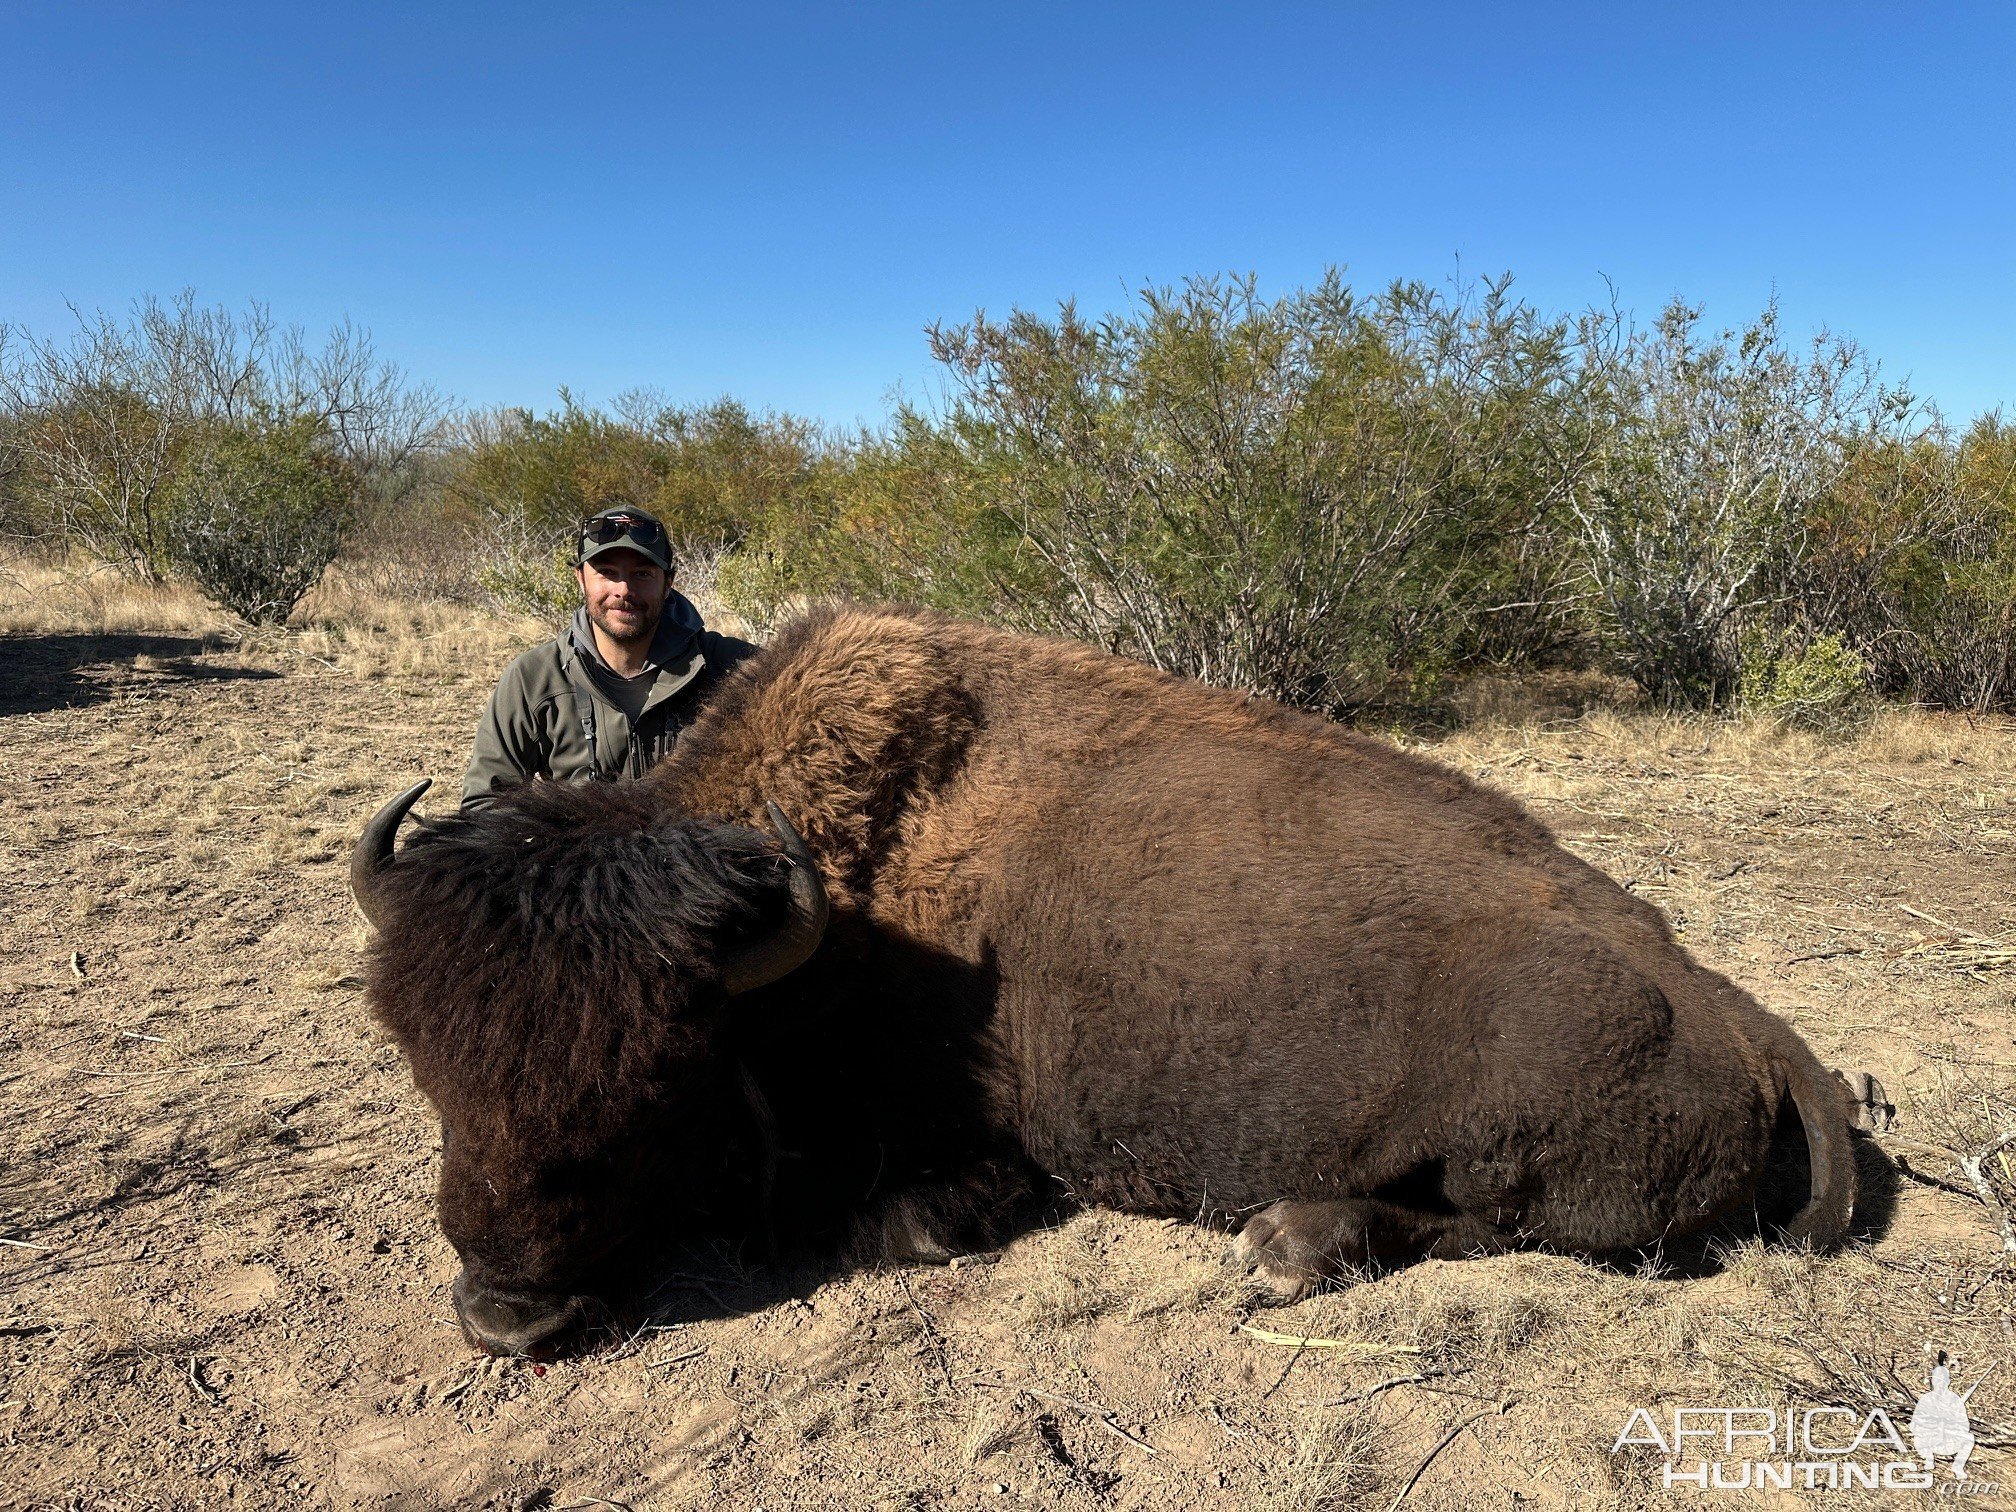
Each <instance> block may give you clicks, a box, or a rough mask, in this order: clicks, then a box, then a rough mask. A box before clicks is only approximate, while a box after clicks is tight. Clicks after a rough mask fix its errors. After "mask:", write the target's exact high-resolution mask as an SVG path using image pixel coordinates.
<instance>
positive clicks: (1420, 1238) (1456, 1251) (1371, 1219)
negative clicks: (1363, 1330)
mask: <svg viewBox="0 0 2016 1512" xmlns="http://www.w3.org/2000/svg"><path fill="white" fill-rule="evenodd" d="M1502 1247H1503V1241H1502V1240H1501V1239H1499V1238H1497V1237H1496V1236H1495V1235H1494V1233H1493V1231H1492V1229H1491V1228H1490V1227H1489V1226H1488V1225H1486V1224H1484V1223H1481V1222H1479V1221H1478V1220H1476V1219H1474V1218H1470V1217H1467V1216H1465V1215H1463V1214H1460V1213H1459V1214H1455V1215H1448V1214H1442V1213H1424V1212H1419V1211H1417V1210H1415V1209H1413V1208H1406V1207H1401V1206H1399V1205H1398V1204H1396V1203H1391V1202H1381V1201H1378V1200H1376V1199H1374V1198H1369V1197H1348V1198H1340V1199H1337V1200H1334V1201H1327V1202H1277V1203H1275V1204H1274V1205H1273V1206H1272V1207H1269V1208H1264V1209H1262V1210H1261V1211H1260V1212H1257V1213H1255V1214H1254V1215H1253V1216H1252V1217H1251V1218H1249V1219H1247V1220H1246V1226H1245V1227H1244V1228H1242V1229H1240V1230H1239V1238H1238V1240H1237V1243H1236V1253H1237V1254H1238V1257H1239V1259H1240V1260H1241V1261H1242V1262H1243V1263H1245V1264H1247V1265H1250V1266H1252V1267H1253V1268H1254V1270H1255V1271H1257V1272H1258V1273H1259V1275H1260V1278H1261V1279H1262V1280H1263V1281H1265V1282H1266V1283H1267V1284H1268V1285H1270V1286H1271V1287H1273V1288H1274V1289H1275V1290H1276V1291H1277V1292H1279V1293H1280V1295H1281V1300H1282V1301H1284V1302H1296V1301H1300V1300H1301V1299H1302V1298H1303V1297H1306V1296H1307V1295H1309V1293H1310V1292H1312V1291H1314V1290H1315V1289H1316V1288H1317V1287H1319V1286H1322V1285H1324V1284H1325V1283H1328V1282H1334V1281H1344V1280H1349V1279H1350V1278H1351V1277H1352V1275H1353V1274H1354V1272H1356V1271H1358V1270H1359V1269H1361V1268H1363V1267H1366V1266H1376V1265H1387V1264H1404V1263H1406V1262H1408V1261H1412V1260H1425V1259H1430V1258H1438V1259H1451V1260H1453V1259H1456V1258H1458V1257H1460V1256H1463V1255H1470V1254H1475V1253H1477V1252H1479V1251H1480V1250H1491V1249H1499V1248H1502Z"/></svg>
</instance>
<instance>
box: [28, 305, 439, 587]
mask: <svg viewBox="0 0 2016 1512" xmlns="http://www.w3.org/2000/svg"><path fill="white" fill-rule="evenodd" d="M441 410H442V404H441V401H440V399H439V398H438V396H436V395H435V394H434V393H433V392H432V391H431V390H429V389H426V388H424V387H415V386H413V385H411V384H409V383H408V382H407V381H406V377H405V375H404V374H403V373H402V372H401V371H400V370H399V369H398V368H397V367H395V366H393V365H391V364H389V363H383V362H380V361H379V360H378V358H377V356H376V354H375V353H374V351H373V349H372V345H371V338H370V335H369V333H368V332H365V331H362V330H359V329H357V328H356V327H354V326H351V325H349V324H348V323H347V322H346V323H345V324H342V325H339V326H337V327H336V328H335V329H334V330H332V331H331V332H330V333H329V335H328V337H327V339H326V340H325V341H324V342H323V344H322V345H320V346H319V347H318V346H311V345H310V344H309V343H308V341H307V339H306V338H305V336H304V335H303V333H302V332H301V330H300V329H299V328H298V327H281V326H279V325H277V324H276V323H275V322H274V320H273V318H272V316H271V314H270V312H268V310H267V309H266V308H265V307H264V306H263V305H258V304H254V305H253V306H251V308H250V309H249V310H248V311H247V312H246V313H244V314H242V315H239V314H234V313H232V312H231V311H229V310H226V309H222V308H206V307H204V306H201V305H198V304H197V303H196V299H195V296H194V294H192V293H190V292H187V291H185V292H184V293H182V294H181V295H179V296H177V297H176V298H175V299H173V300H171V301H168V302H166V303H164V302H162V301H161V300H158V299H155V298H153V297H152V296H149V297H147V298H144V299H141V300H138V301H136V302H135V304H134V306H133V310H132V314H131V316H130V318H129V319H127V320H126V321H123V322H121V321H116V320H113V319H111V318H109V317H107V316H104V315H84V314H82V313H80V314H79V316H78V322H77V329H76V330H75V331H74V332H73V333H72V334H71V338H70V340H69V341H67V342H59V341H56V340H53V339H37V338H34V337H32V336H30V335H29V334H28V333H26V332H24V331H20V330H18V329H17V330H10V329H8V328H6V327H4V326H0V504H4V505H5V506H6V508H7V510H8V512H9V513H10V514H15V515H17V516H23V517H28V518H32V519H34V520H35V521H36V522H37V523H38V524H40V525H41V526H42V527H43V528H44V529H46V530H48V531H49V532H51V533H52V534H54V535H56V536H58V537H60V538H63V539H65V540H66V541H67V542H69V543H73V544H76V545H79V546H82V547H84V548H85V549H86V550H88V551H90V552H92V553H94V554H96V555H98V556H100V557H102V558H104V559H105V560H107V561H110V562H115V563H117V564H119V565H121V566H123V567H125V568H127V569H129V570H130V571H132V572H133V573H135V574H136V575H137V576H140V577H143V578H147V579H150V580H151V579H159V578H160V577H161V576H163V575H164V574H165V573H166V572H167V571H168V570H169V569H170V568H171V567H172V565H173V561H174V556H175V552H176V549H177V548H176V546H175V543H174V542H173V541H172V540H171V539H170V533H169V514H170V511H171V500H172V499H173V497H174V496H175V495H176V494H177V492H178V490H179V489H180V487H181V480H182V474H183V472H184V470H185V467H186V466H188V465H189V463H190V459H191V457H192V455H193V453H194V452H195V450H196V449H198V448H200V447H201V446H204V445H207V444H208V442H207V439H206V438H208V437H209V435H210V433H211V432H213V431H215V430H216V429H218V428H219V427H222V428H225V429H231V428H234V427H235V428H237V429H240V430H245V431H248V432H249V431H252V430H256V429H259V428H261V427H267V426H271V425H273V424H276V423H279V422H291V421H293V420H294V419H297V418H298V419H300V420H302V421H303V422H305V423H307V424H309V425H311V426H313V427H314V428H315V429H316V431H317V434H318V438H319V439H318V445H320V446H322V447H323V449H324V450H325V451H326V452H327V453H328V455H329V456H330V457H332V458H335V459H338V460H340V461H341V462H342V463H343V464H344V466H346V467H347V468H349V469H350V470H351V472H352V474H353V475H354V477H355V479H356V482H357V485H358V488H359V490H360V491H361V493H362V494H363V495H364V496H368V497H369V498H370V499H372V500H373V501H374V502H376V503H377V504H379V505H380V506H390V505H392V504H394V503H396V502H398V501H400V500H402V499H403V498H404V497H405V496H406V495H408V494H409V493H410V491H411V489H412V487H413V484H414V482H415V480H416V479H417V477H418V476H419V475H420V472H421V470H422V469H421V466H420V464H421V462H422V460H423V458H424V457H425V455H426V453H427V452H428V451H429V449H430V448H431V446H432V445H433V442H434V441H435V439H436V433H437V429H438V424H439V420H440V415H441Z"/></svg>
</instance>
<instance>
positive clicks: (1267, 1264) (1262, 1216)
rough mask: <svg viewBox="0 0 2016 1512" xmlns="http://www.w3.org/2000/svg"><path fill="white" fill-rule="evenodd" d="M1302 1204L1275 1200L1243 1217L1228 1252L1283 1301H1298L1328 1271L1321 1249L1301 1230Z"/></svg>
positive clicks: (1317, 1284)
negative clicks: (1244, 1218)
mask: <svg viewBox="0 0 2016 1512" xmlns="http://www.w3.org/2000/svg"><path fill="white" fill-rule="evenodd" d="M1305 1217H1306V1212H1305V1208H1304V1204H1302V1203H1299V1202H1277V1203H1275V1204H1274V1205H1273V1206H1272V1207H1269V1208H1263V1209H1262V1210H1261V1211H1259V1212H1257V1213H1255V1214H1254V1215H1253V1216H1252V1217H1251V1218H1248V1219H1247V1220H1246V1225H1245V1227H1244V1228H1242V1229H1240V1230H1239V1237H1238V1238H1237V1239H1235V1240H1234V1241H1233V1242H1232V1253H1233V1255H1234V1257H1235V1258H1236V1259H1237V1260H1238V1262H1239V1264H1241V1265H1243V1266H1246V1267H1248V1268H1249V1269H1251V1270H1252V1272H1253V1273H1254V1275H1256V1276H1258V1277H1259V1279H1260V1280H1261V1282H1262V1283H1263V1284H1265V1285H1266V1286H1267V1287H1268V1289H1269V1290H1271V1291H1272V1292H1273V1293H1274V1295H1275V1297H1276V1298H1277V1299H1278V1300H1279V1301H1281V1302H1284V1303H1287V1302H1300V1301H1301V1300H1302V1299H1303V1298H1304V1297H1306V1296H1308V1295H1309V1293H1311V1292H1312V1291H1314V1290H1316V1288H1317V1287H1318V1286H1320V1285H1321V1284H1322V1283H1323V1281H1324V1279H1325V1278H1326V1276H1327V1275H1328V1274H1329V1268H1327V1267H1325V1266H1324V1265H1323V1263H1322V1252H1321V1250H1320V1249H1319V1248H1318V1247H1317V1245H1315V1244H1313V1243H1311V1242H1310V1239H1309V1238H1308V1237H1307V1236H1306V1235H1305V1234H1304V1233H1303V1232H1302V1231H1303V1230H1304V1229H1305V1228H1306V1227H1307V1226H1308V1225H1307V1224H1306V1222H1304V1221H1301V1220H1303V1219H1304V1218H1305Z"/></svg>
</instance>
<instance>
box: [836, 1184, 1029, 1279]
mask: <svg viewBox="0 0 2016 1512" xmlns="http://www.w3.org/2000/svg"><path fill="white" fill-rule="evenodd" d="M1036 1174H1037V1173H1036V1171H1035V1168H1034V1167H1032V1166H1029V1165H1027V1164H1025V1163H1023V1162H1021V1161H1018V1160H1007V1159H997V1160H981V1161H978V1162H976V1163H975V1164H974V1165H972V1166H971V1167H969V1168H968V1169H967V1170H966V1171H964V1172H963V1173H962V1174H960V1175H959V1176H956V1177H953V1178H951V1179H949V1180H944V1181H932V1182H920V1183H918V1184H916V1185H914V1186H908V1187H904V1188H902V1189H900V1190H898V1191H894V1192H890V1193H888V1194H887V1195H886V1196H884V1197H882V1198H881V1199H880V1200H879V1201H878V1202H876V1203H875V1205H874V1206H873V1207H871V1208H870V1209H869V1210H868V1211H867V1212H866V1213H864V1214H863V1215H862V1216H861V1218H860V1219H859V1221H858V1222H857V1223H856V1225H855V1230H854V1252H855V1253H856V1254H857V1255H858V1256H860V1258H861V1259H863V1260H865V1261H867V1262H868V1263H870V1264H890V1265H943V1264H944V1263H945V1262H946V1261H948V1260H950V1259H951V1258H952V1257H953V1256H954V1255H963V1254H971V1253H972V1252H974V1251H975V1250H986V1249H994V1248H996V1247H998V1246H1000V1245H1002V1244H1004V1243H1006V1242H1007V1241H1008V1239H1009V1238H1011V1237H1012V1236H1013V1235H1014V1234H1015V1232H1016V1231H1017V1230H1018V1229H1019V1228H1020V1227H1021V1226H1022V1224H1023V1223H1024V1221H1025V1220H1026V1219H1027V1218H1029V1217H1030V1216H1031V1214H1032V1212H1033V1210H1034V1208H1035V1205H1036V1193H1037V1185H1036V1181H1035V1179H1034V1178H1035V1176H1036Z"/></svg>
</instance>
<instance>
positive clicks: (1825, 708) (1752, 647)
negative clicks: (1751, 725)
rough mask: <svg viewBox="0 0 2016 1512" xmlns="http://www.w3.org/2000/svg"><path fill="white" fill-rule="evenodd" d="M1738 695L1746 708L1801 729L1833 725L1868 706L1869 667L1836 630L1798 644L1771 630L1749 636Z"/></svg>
mask: <svg viewBox="0 0 2016 1512" xmlns="http://www.w3.org/2000/svg"><path fill="white" fill-rule="evenodd" d="M1747 639H1748V644H1747V645H1746V646H1745V648H1744V655H1743V672H1742V679H1741V684H1740V688H1739V695H1740V697H1741V700H1742V702H1743V704H1744V706H1745V707H1747V708H1750V709H1753V710H1756V711H1758V712H1761V713H1764V714H1769V715H1771V716H1772V717H1774V718H1776V719H1778V720H1780V721H1782V722H1783V723H1785V724H1789V725H1795V726H1798V727H1800V728H1803V729H1819V730H1835V729H1841V728H1844V727H1846V726H1850V725H1852V724H1855V723H1856V722H1858V721H1859V719H1860V718H1861V716H1862V715H1864V714H1865V713H1866V712H1867V709H1868V695H1869V667H1868V664H1867V663H1866V662H1864V661H1863V660H1862V658H1861V657H1860V656H1859V655H1857V654H1856V653H1855V651H1853V650H1852V649H1851V648H1850V647H1849V646H1848V644H1847V642H1845V641H1844V640H1842V638H1841V637H1840V636H1838V635H1819V636H1815V637H1814V638H1813V639H1812V640H1810V641H1809V642H1807V643H1806V645H1804V646H1803V647H1796V648H1795V647H1794V646H1792V645H1791V644H1790V643H1789V642H1788V641H1786V640H1784V639H1782V638H1780V637H1776V636H1771V635H1754V636H1751V637H1748V638H1747Z"/></svg>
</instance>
